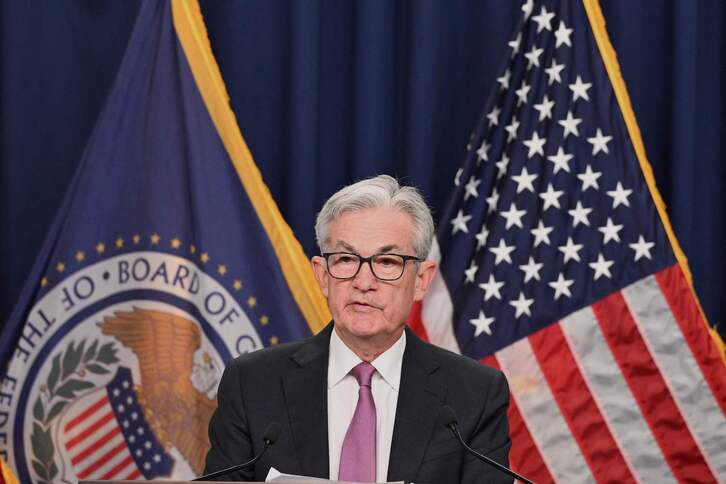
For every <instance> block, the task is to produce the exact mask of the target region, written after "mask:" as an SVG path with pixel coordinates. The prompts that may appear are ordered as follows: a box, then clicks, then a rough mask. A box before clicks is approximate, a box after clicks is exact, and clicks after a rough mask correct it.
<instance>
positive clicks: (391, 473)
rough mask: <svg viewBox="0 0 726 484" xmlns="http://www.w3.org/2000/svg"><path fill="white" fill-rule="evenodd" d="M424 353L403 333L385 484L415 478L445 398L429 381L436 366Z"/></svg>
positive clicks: (418, 342)
mask: <svg viewBox="0 0 726 484" xmlns="http://www.w3.org/2000/svg"><path fill="white" fill-rule="evenodd" d="M426 353H427V352H426V347H425V345H424V343H423V342H422V341H421V340H420V339H418V337H416V336H415V335H414V334H413V333H412V332H410V331H408V330H406V351H405V352H404V355H403V365H402V367H401V386H400V389H399V393H398V403H397V405H396V419H395V422H394V426H393V439H392V442H391V456H390V460H389V464H388V480H389V481H401V480H411V479H413V478H414V477H415V476H416V471H417V470H418V468H419V466H420V465H421V461H422V460H423V456H424V452H425V451H426V447H427V446H428V442H429V440H430V438H431V432H432V430H433V427H434V425H435V424H436V416H437V414H438V412H439V410H440V409H441V405H442V404H443V402H444V398H445V396H446V387H445V386H444V385H441V384H439V383H436V382H435V381H434V377H433V374H434V372H435V371H436V369H437V368H438V367H439V365H438V363H437V362H436V361H433V360H432V359H431V358H430V357H427V356H426Z"/></svg>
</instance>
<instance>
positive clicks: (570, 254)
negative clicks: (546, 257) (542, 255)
mask: <svg viewBox="0 0 726 484" xmlns="http://www.w3.org/2000/svg"><path fill="white" fill-rule="evenodd" d="M557 249H558V250H559V251H560V252H562V253H563V254H564V256H565V260H564V262H565V263H567V261H568V260H570V259H572V260H576V261H577V262H580V254H579V252H580V250H582V244H576V243H574V242H573V241H572V237H567V243H566V244H565V245H561V246H559V247H558V248H557Z"/></svg>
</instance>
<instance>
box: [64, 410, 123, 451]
mask: <svg viewBox="0 0 726 484" xmlns="http://www.w3.org/2000/svg"><path fill="white" fill-rule="evenodd" d="M109 413H111V408H109V407H108V406H104V407H103V408H102V409H101V410H100V411H99V412H96V413H95V414H93V416H92V417H91V418H88V419H86V420H84V421H83V422H81V423H80V424H78V425H76V426H75V427H73V429H71V431H70V432H68V433H64V434H63V443H64V444H67V443H68V442H70V441H71V440H73V439H74V438H75V437H76V436H77V435H79V434H81V432H83V431H85V430H86V429H88V428H89V427H91V426H92V425H95V424H96V422H98V421H99V420H101V419H102V418H103V417H105V416H106V415H108V414H109ZM116 426H117V424H116V419H115V418H110V419H109V420H108V422H106V423H105V424H103V425H102V426H100V427H99V428H98V429H96V430H95V431H94V432H93V433H92V434H91V435H89V436H88V437H86V438H85V439H83V440H81V441H80V442H78V443H77V444H76V445H75V446H74V447H73V449H72V451H73V452H74V453H75V454H78V453H80V451H79V449H80V448H81V447H87V445H84V444H85V443H86V442H88V441H89V440H94V441H95V440H97V439H98V437H99V436H100V435H103V434H105V433H106V432H108V431H109V430H111V429H112V428H114V427H116Z"/></svg>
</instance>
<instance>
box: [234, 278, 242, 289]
mask: <svg viewBox="0 0 726 484" xmlns="http://www.w3.org/2000/svg"><path fill="white" fill-rule="evenodd" d="M232 287H234V289H235V291H239V290H240V289H242V281H240V280H239V279H235V281H234V284H232Z"/></svg>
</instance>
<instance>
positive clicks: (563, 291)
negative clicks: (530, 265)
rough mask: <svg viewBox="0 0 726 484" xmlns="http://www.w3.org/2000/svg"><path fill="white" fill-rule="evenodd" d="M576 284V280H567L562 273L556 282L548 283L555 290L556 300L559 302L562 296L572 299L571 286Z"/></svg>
mask: <svg viewBox="0 0 726 484" xmlns="http://www.w3.org/2000/svg"><path fill="white" fill-rule="evenodd" d="M574 283H575V281H574V280H572V279H565V276H564V275H563V274H562V273H560V275H559V276H558V277H557V280H556V281H552V282H548V283H547V284H548V285H549V286H550V287H551V288H552V289H554V290H555V300H557V299H559V298H560V296H562V295H565V296H567V297H572V293H571V292H570V286H571V285H573V284H574Z"/></svg>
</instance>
